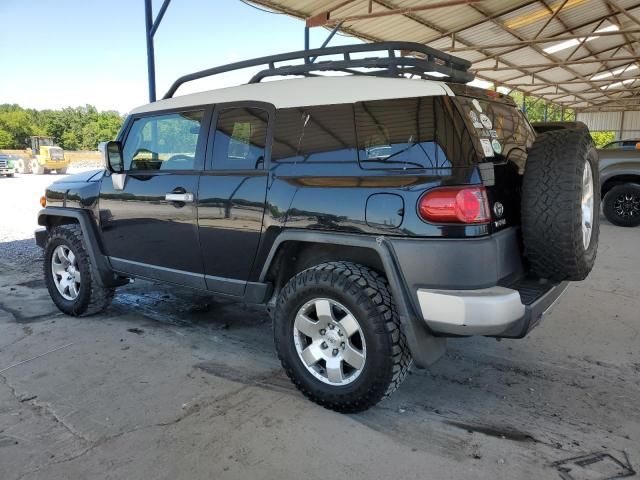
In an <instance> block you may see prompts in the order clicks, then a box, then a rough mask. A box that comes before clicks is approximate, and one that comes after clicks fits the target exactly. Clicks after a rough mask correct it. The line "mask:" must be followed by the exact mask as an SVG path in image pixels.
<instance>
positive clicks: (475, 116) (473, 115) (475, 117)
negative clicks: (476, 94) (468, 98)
mask: <svg viewBox="0 0 640 480" xmlns="http://www.w3.org/2000/svg"><path fill="white" fill-rule="evenodd" d="M469 118H471V123H472V124H473V126H474V128H482V123H480V121H479V120H478V114H477V113H476V112H474V111H473V110H471V111H470V112H469Z"/></svg>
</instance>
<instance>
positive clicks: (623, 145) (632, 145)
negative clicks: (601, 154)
mask: <svg viewBox="0 0 640 480" xmlns="http://www.w3.org/2000/svg"><path fill="white" fill-rule="evenodd" d="M638 145H640V138H632V139H627V140H616V141H614V142H609V143H607V144H606V145H605V146H604V147H602V150H636V149H638V148H639V147H638Z"/></svg>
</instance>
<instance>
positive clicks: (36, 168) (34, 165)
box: [30, 158, 45, 175]
mask: <svg viewBox="0 0 640 480" xmlns="http://www.w3.org/2000/svg"><path fill="white" fill-rule="evenodd" d="M30 166H31V173H33V174H34V175H42V174H44V173H45V169H44V167H43V166H42V165H40V163H38V160H36V159H35V158H33V159H32V160H31V164H30Z"/></svg>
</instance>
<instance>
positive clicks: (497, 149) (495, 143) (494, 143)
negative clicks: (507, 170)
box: [491, 138, 502, 155]
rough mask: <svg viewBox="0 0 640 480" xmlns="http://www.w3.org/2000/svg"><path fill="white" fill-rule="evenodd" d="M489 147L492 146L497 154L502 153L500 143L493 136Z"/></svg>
mask: <svg viewBox="0 0 640 480" xmlns="http://www.w3.org/2000/svg"><path fill="white" fill-rule="evenodd" d="M491 148H493V151H494V152H496V153H497V154H498V155H500V154H501V153H502V145H500V142H499V141H498V140H496V139H495V138H494V139H493V140H491Z"/></svg>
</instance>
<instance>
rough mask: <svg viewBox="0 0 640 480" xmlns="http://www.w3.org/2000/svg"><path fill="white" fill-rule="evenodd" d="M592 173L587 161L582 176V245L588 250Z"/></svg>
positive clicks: (591, 213) (591, 226)
mask: <svg viewBox="0 0 640 480" xmlns="http://www.w3.org/2000/svg"><path fill="white" fill-rule="evenodd" d="M593 191H594V188H593V171H592V170H591V164H590V163H589V161H587V162H586V163H585V167H584V172H583V174H582V244H583V246H584V248H585V250H586V249H587V248H589V244H590V243H591V233H592V231H593V213H594V212H593Z"/></svg>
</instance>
